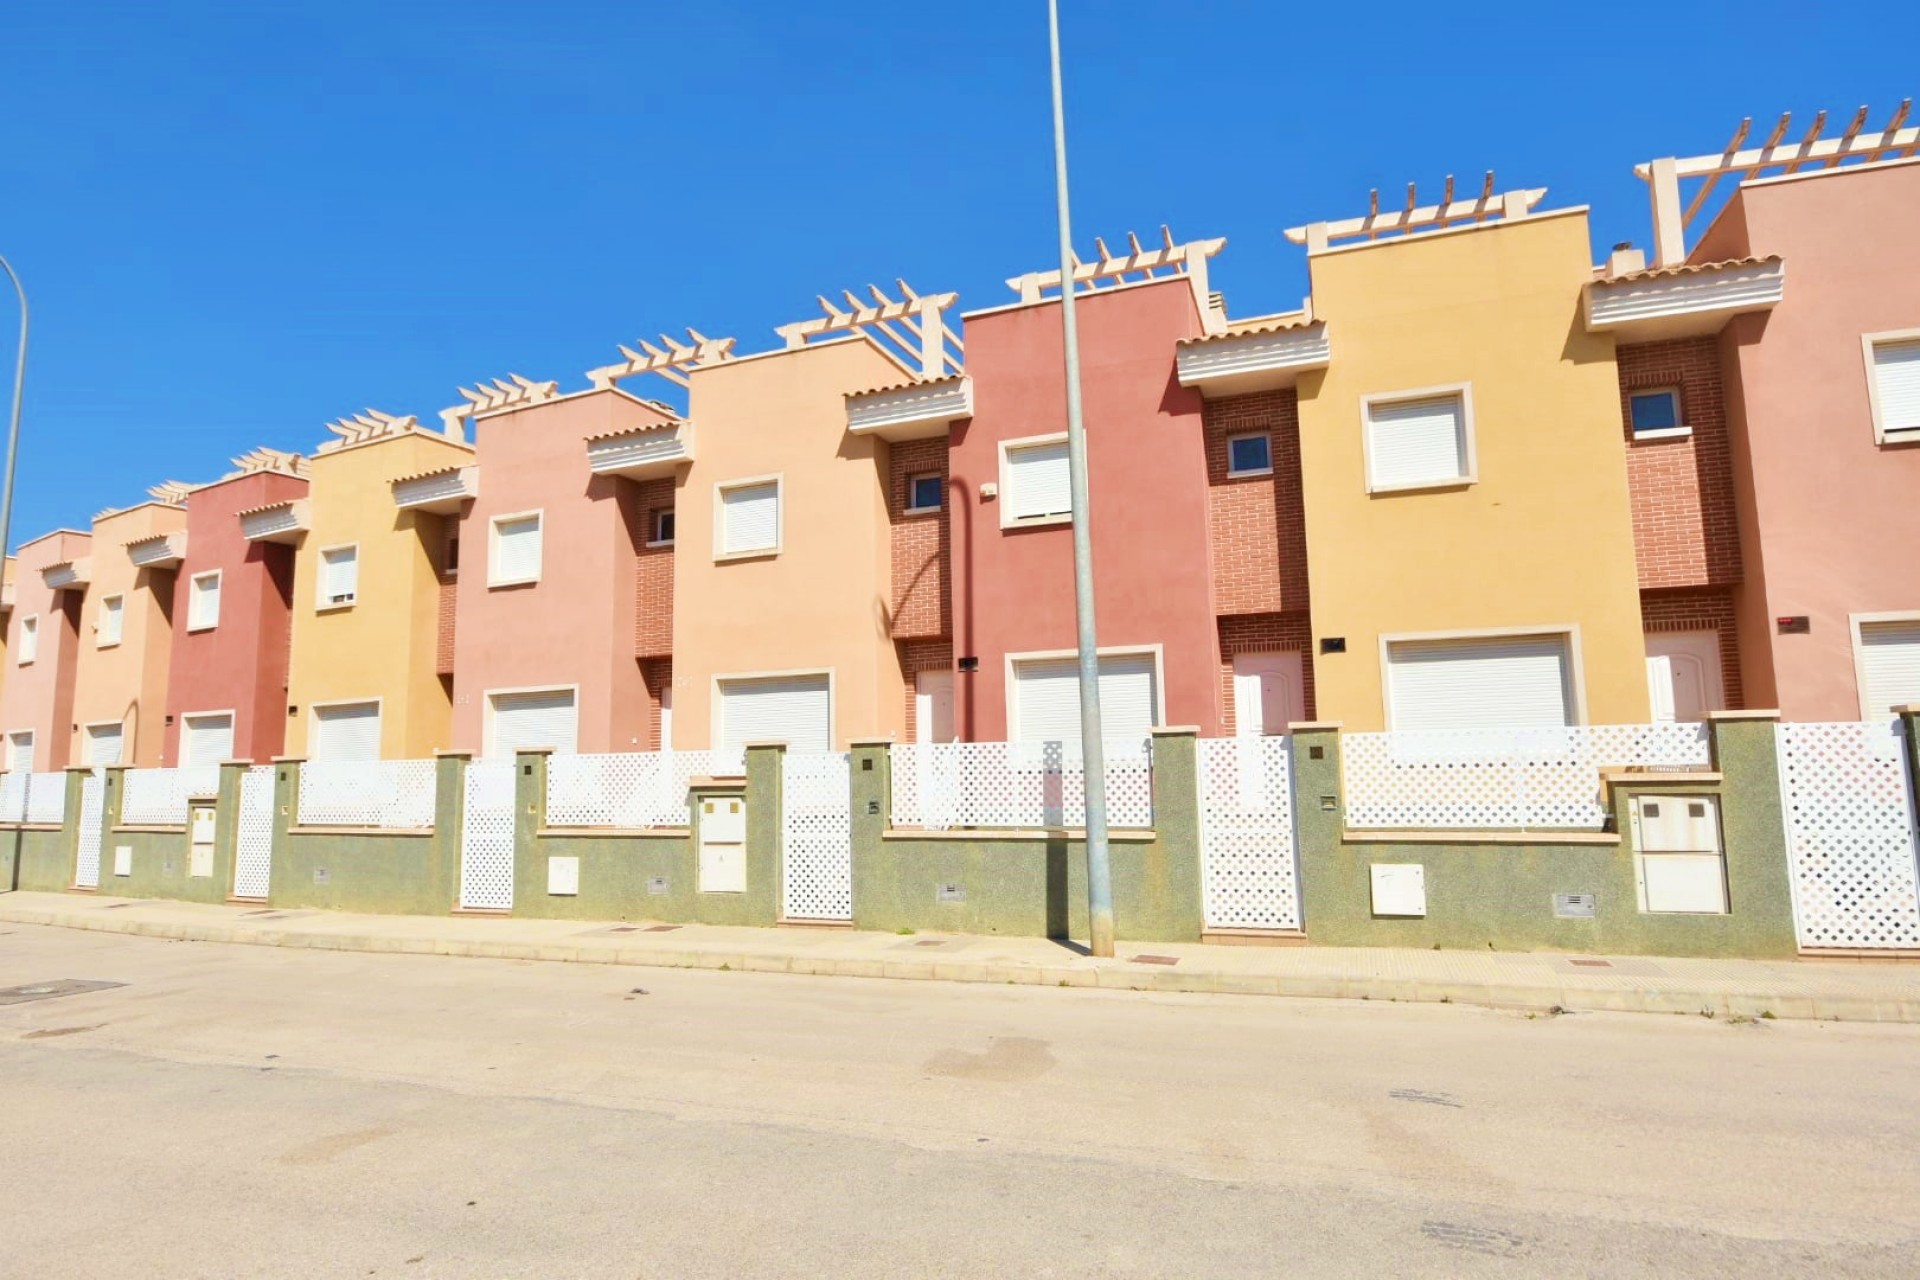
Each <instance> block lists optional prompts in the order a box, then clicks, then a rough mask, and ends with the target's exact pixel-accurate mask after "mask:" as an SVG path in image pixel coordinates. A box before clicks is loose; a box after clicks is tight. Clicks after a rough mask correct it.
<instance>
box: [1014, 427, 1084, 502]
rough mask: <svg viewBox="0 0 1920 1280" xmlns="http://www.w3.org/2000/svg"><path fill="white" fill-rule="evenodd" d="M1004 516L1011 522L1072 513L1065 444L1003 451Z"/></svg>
mask: <svg viewBox="0 0 1920 1280" xmlns="http://www.w3.org/2000/svg"><path fill="white" fill-rule="evenodd" d="M1006 502H1007V514H1008V515H1010V516H1011V517H1012V518H1013V519H1015V520H1030V519H1035V518H1037V517H1040V516H1064V515H1069V514H1071V513H1072V511H1073V480H1072V472H1071V471H1070V470H1069V469H1068V467H1067V442H1066V441H1064V440H1061V441H1058V442H1056V443H1054V444H1032V445H1025V446H1022V447H1020V448H1010V449H1008V450H1007V493H1006Z"/></svg>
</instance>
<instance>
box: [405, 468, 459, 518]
mask: <svg viewBox="0 0 1920 1280" xmlns="http://www.w3.org/2000/svg"><path fill="white" fill-rule="evenodd" d="M479 496H480V468H479V467H478V466H477V465H472V464H469V465H467V466H464V467H442V468H440V469H439V470H438V471H423V472H421V473H420V474H418V475H412V476H401V477H400V478H399V479H398V480H395V481H394V482H393V505H394V506H396V507H399V508H400V509H402V510H403V511H430V512H433V513H434V514H436V515H450V514H452V513H453V512H455V511H458V510H459V509H460V506H461V504H462V503H466V502H471V501H472V500H473V499H475V498H477V497H479Z"/></svg>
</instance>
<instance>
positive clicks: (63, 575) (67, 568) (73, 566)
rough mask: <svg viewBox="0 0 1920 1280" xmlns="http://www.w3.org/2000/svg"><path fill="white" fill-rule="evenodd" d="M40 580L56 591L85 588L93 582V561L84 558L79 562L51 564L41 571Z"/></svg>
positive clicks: (70, 561) (63, 561)
mask: <svg viewBox="0 0 1920 1280" xmlns="http://www.w3.org/2000/svg"><path fill="white" fill-rule="evenodd" d="M40 578H41V580H42V581H43V582H45V583H46V584H47V586H48V587H49V588H51V589H52V590H54V591H65V590H68V589H71V588H83V587H85V586H86V585H87V584H88V583H89V582H92V581H93V559H92V557H90V556H82V557H80V558H79V559H78V560H62V561H61V562H60V563H59V564H50V565H48V566H47V567H46V568H44V569H42V570H41V571H40Z"/></svg>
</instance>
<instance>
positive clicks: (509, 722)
mask: <svg viewBox="0 0 1920 1280" xmlns="http://www.w3.org/2000/svg"><path fill="white" fill-rule="evenodd" d="M492 737H493V748H492V752H491V754H493V755H496V756H510V755H512V754H513V753H514V752H516V751H519V750H522V749H525V748H528V747H551V748H553V749H554V751H556V752H558V753H559V754H561V755H572V754H573V753H574V752H575V751H577V750H579V740H580V712H579V708H578V707H577V706H576V705H575V704H574V699H573V691H572V690H571V689H547V690H541V691H540V692H537V693H496V694H494V695H493V734H492Z"/></svg>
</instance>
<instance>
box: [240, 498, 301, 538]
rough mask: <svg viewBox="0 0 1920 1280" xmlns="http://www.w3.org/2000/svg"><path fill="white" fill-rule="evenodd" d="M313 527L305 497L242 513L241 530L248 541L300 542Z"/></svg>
mask: <svg viewBox="0 0 1920 1280" xmlns="http://www.w3.org/2000/svg"><path fill="white" fill-rule="evenodd" d="M312 527H313V521H312V519H311V518H310V517H309V515H308V507H307V500H306V499H305V498H295V499H294V500H293V501H291V502H276V503H274V504H272V505H271V506H266V507H254V508H253V509H252V510H250V511H242V512H241V513H240V532H241V533H242V534H244V535H245V536H246V539H247V541H248V542H298V541H300V538H301V535H303V534H305V533H306V531H307V530H308V529H310V528H312Z"/></svg>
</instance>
